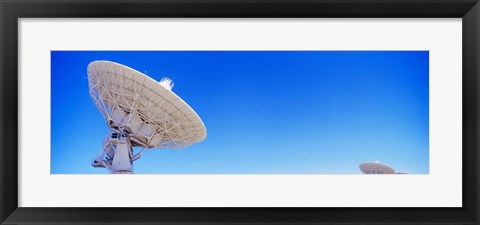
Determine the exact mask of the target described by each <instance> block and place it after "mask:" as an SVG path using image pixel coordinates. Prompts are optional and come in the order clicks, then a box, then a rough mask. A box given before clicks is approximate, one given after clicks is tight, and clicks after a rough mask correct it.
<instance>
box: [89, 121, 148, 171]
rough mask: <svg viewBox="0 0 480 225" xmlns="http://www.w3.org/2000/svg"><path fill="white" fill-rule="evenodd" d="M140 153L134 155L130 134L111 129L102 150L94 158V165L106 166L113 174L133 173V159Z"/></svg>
mask: <svg viewBox="0 0 480 225" xmlns="http://www.w3.org/2000/svg"><path fill="white" fill-rule="evenodd" d="M138 158H140V155H139V154H137V155H135V156H134V155H133V148H132V144H131V142H130V140H129V139H128V136H127V135H125V134H124V133H123V132H122V133H118V132H117V131H110V132H109V134H108V136H107V137H106V138H105V141H104V147H103V150H102V152H101V153H100V154H99V155H98V156H97V158H96V159H94V160H93V162H92V166H94V167H104V168H107V169H108V171H109V172H110V173H112V174H133V173H134V170H133V161H135V160H136V159H138Z"/></svg>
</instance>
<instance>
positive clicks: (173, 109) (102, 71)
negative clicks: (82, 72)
mask: <svg viewBox="0 0 480 225" xmlns="http://www.w3.org/2000/svg"><path fill="white" fill-rule="evenodd" d="M87 72H88V86H89V91H90V96H91V97H92V100H93V102H94V103H95V105H96V106H97V108H98V109H99V111H100V113H101V114H102V116H103V118H104V119H105V121H106V123H107V125H108V126H109V128H110V131H109V132H108V134H107V137H106V138H105V140H104V142H103V149H102V151H101V152H100V154H98V155H97V157H96V158H95V159H94V160H93V162H92V166H94V167H104V168H107V169H108V171H109V172H110V173H113V174H131V173H134V170H133V162H134V161H135V160H137V159H139V158H140V156H141V154H142V153H143V152H144V151H145V150H146V149H150V148H166V149H181V148H185V147H188V146H190V145H192V144H194V143H197V142H200V141H203V140H204V139H205V138H206V136H207V130H206V128H205V125H204V124H203V122H202V120H201V119H200V117H199V116H198V115H197V113H196V112H195V111H194V110H193V109H192V108H191V107H190V106H189V105H188V104H187V103H185V102H184V101H183V100H182V99H181V98H180V97H178V96H177V95H176V94H175V93H173V92H172V91H171V89H172V87H173V81H172V80H170V79H169V78H166V77H164V78H162V80H160V82H157V81H155V80H153V79H152V78H150V77H148V76H147V75H145V74H143V73H140V72H138V71H136V70H134V69H132V68H130V67H127V66H124V65H121V64H118V63H115V62H109V61H93V62H91V63H90V64H89V65H88V69H87ZM134 147H136V148H138V149H141V150H139V151H138V152H137V153H136V154H135V152H134Z"/></svg>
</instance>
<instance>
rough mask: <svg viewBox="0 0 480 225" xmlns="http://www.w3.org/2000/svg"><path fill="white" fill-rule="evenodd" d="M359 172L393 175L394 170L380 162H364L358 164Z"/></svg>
mask: <svg viewBox="0 0 480 225" xmlns="http://www.w3.org/2000/svg"><path fill="white" fill-rule="evenodd" d="M359 167H360V170H361V171H362V172H363V173H365V174H394V173H395V170H394V169H392V168H391V167H389V166H387V165H385V164H382V163H380V162H366V163H362V164H360V166H359Z"/></svg>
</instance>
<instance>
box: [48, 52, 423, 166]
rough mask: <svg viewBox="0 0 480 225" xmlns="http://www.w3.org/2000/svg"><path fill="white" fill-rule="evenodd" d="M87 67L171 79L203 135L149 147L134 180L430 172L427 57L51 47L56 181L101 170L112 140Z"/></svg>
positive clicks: (390, 54)
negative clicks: (109, 65) (382, 169)
mask: <svg viewBox="0 0 480 225" xmlns="http://www.w3.org/2000/svg"><path fill="white" fill-rule="evenodd" d="M94 60H109V61H114V62H117V63H120V64H124V65H126V66H129V67H131V68H134V69H136V70H138V71H141V72H145V71H147V74H148V76H150V77H152V78H153V79H155V80H160V79H161V78H162V77H164V76H167V77H170V78H173V79H174V82H175V86H174V88H173V90H172V91H173V92H175V93H176V94H177V95H178V96H180V97H181V98H182V99H183V100H185V102H187V103H188V104H189V105H190V106H191V107H192V108H193V109H194V110H195V111H196V112H197V113H198V115H199V116H200V118H202V120H203V122H204V123H205V126H206V128H207V139H206V140H205V141H203V142H201V143H198V144H195V145H192V146H190V147H187V148H185V149H181V150H169V149H151V150H147V151H146V152H145V153H144V154H143V155H142V158H141V159H139V160H137V161H136V162H135V164H134V167H135V172H136V173H138V174H142V173H145V174H360V173H361V172H360V170H359V169H358V165H359V164H360V163H362V162H366V161H375V160H378V161H380V162H383V163H386V164H388V165H390V166H392V167H393V168H394V169H396V170H397V171H407V172H408V173H413V174H425V173H428V172H429V169H428V168H429V149H428V110H429V109H428V98H429V97H428V88H429V86H428V85H429V84H428V80H429V78H428V76H429V70H428V64H429V53H428V51H146V52H145V51H143V52H142V51H138V52H137V51H112V52H100V51H53V52H52V53H51V63H52V64H51V70H52V77H51V82H52V83H51V84H52V87H51V88H52V89H51V90H52V92H51V93H52V95H51V100H52V106H51V109H52V114H51V119H52V120H51V121H52V126H51V128H52V129H51V144H52V149H51V173H52V174H106V173H108V172H107V170H106V169H104V168H93V167H92V166H91V165H90V163H91V160H92V159H93V157H94V156H95V155H96V154H97V153H98V152H99V151H100V150H101V147H102V142H103V139H104V137H105V136H106V134H107V132H108V127H107V125H106V123H105V121H104V120H103V118H102V116H101V114H100V113H99V111H98V110H97V108H96V107H95V105H94V104H93V102H92V100H91V98H90V95H89V93H88V82H87V65H88V64H89V63H90V62H91V61H94Z"/></svg>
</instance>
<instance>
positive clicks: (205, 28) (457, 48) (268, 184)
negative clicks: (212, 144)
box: [19, 18, 462, 207]
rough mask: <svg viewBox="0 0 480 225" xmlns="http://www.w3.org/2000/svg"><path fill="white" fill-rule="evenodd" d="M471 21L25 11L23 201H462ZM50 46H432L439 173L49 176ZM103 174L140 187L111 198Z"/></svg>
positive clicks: (433, 160) (434, 151)
mask: <svg viewBox="0 0 480 225" xmlns="http://www.w3.org/2000/svg"><path fill="white" fill-rule="evenodd" d="M461 29H462V24H461V19H459V18H457V19H65V18H61V19H20V20H19V48H20V49H19V85H20V87H19V101H20V102H19V113H20V114H19V120H20V121H19V206H21V207H74V206H77V207H92V206H96V207H102V206H111V207H140V206H143V207H160V206H164V207H175V206H179V207H180V206H272V207H282V206H293V207H294V206H307V207H308V206H319V207H320V206H321V207H344V206H351V207H371V206H378V207H402V206H403V207H411V206H417V207H422V206H424V207H446V206H449V207H461V205H462V201H461V197H462V186H461V182H462V176H461V169H462V168H461V166H462V155H461V151H462V148H461V145H462V126H461V122H462V111H461V108H462V107H461V106H462V105H461V103H462V101H461V100H462V92H461V91H462V89H461V88H462V86H461V85H462V83H461V82H462V70H461V67H462V51H461V47H462V46H461V44H462V36H461ZM112 37H115V38H112ZM51 50H430V175H389V176H368V175H133V176H131V175H115V176H112V175H50V135H49V134H50V51H51ZM85 94H88V93H85ZM32 127H41V128H42V129H43V131H44V132H37V129H31V128H32ZM26 137H28V139H27V138H26ZM99 183H107V184H109V185H111V186H114V187H115V186H120V185H122V186H124V189H109V192H110V193H109V194H111V195H119V194H120V193H121V192H122V191H123V190H127V189H128V190H138V191H135V193H136V195H135V198H106V197H105V195H104V194H105V193H104V192H102V191H99V186H98V185H95V184H99ZM92 184H93V185H92ZM165 184H168V185H165Z"/></svg>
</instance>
